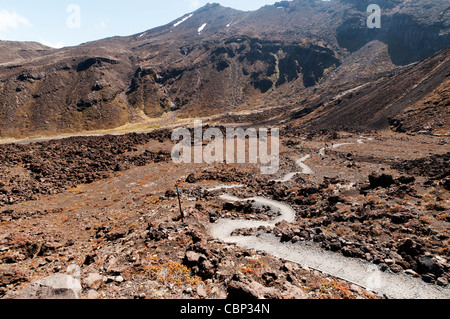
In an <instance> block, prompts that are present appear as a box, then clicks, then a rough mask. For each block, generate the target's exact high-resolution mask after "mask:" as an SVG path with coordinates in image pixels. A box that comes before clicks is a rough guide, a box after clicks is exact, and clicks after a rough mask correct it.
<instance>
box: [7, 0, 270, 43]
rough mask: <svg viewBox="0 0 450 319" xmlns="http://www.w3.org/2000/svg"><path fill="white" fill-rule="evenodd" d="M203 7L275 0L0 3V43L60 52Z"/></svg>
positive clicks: (259, 4) (42, 0)
mask: <svg viewBox="0 0 450 319" xmlns="http://www.w3.org/2000/svg"><path fill="white" fill-rule="evenodd" d="M208 2H211V3H212V2H218V3H220V4H221V5H223V6H226V7H232V8H236V9H240V10H256V9H258V8H260V7H262V6H264V5H267V4H274V3H275V2H276V0H215V1H214V0H209V1H208V0H165V1H160V0H157V1H156V0H128V1H123V0H121V1H118V0H109V1H107V0H89V1H88V0H69V1H66V0H38V1H36V0H7V1H5V0H0V40H10V41H37V42H41V43H43V44H46V45H49V46H53V47H62V46H71V45H77V44H80V43H83V42H87V41H92V40H97V39H102V38H105V37H110V36H115V35H120V36H126V35H131V34H135V33H139V32H142V31H145V30H148V29H151V28H153V27H157V26H160V25H163V24H166V23H169V22H171V21H173V20H175V19H177V18H179V17H180V16H182V15H184V14H186V13H188V12H191V11H194V10H196V9H198V8H200V7H201V6H203V5H205V4H206V3H208Z"/></svg>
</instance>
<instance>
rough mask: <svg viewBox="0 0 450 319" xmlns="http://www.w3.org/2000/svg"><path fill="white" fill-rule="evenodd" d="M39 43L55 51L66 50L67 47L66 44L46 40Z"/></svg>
mask: <svg viewBox="0 0 450 319" xmlns="http://www.w3.org/2000/svg"><path fill="white" fill-rule="evenodd" d="M39 42H40V43H41V44H43V45H46V46H48V47H51V48H54V49H61V48H64V46H65V44H64V42H48V41H45V40H40V41H39Z"/></svg>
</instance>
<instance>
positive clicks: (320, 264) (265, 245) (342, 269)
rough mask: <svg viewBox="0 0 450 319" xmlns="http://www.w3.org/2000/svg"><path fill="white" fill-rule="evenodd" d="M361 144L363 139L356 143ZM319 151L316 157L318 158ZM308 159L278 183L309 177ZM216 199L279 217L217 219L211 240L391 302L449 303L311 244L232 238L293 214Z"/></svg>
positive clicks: (440, 293)
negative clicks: (263, 254) (333, 279)
mask: <svg viewBox="0 0 450 319" xmlns="http://www.w3.org/2000/svg"><path fill="white" fill-rule="evenodd" d="M357 143H358V144H363V143H364V142H363V139H362V138H361V139H359V140H358V141H357ZM349 144H353V143H344V144H336V145H334V146H333V148H338V147H340V146H342V145H349ZM322 150H323V153H324V149H321V151H320V152H319V155H322V154H321V153H322ZM308 158H310V155H307V156H304V157H303V158H301V159H300V160H298V161H297V165H298V166H300V167H301V168H302V172H296V173H289V174H287V175H286V176H285V177H284V178H283V179H282V180H279V182H288V181H290V180H291V179H292V178H293V177H294V176H295V175H297V174H301V173H303V174H313V173H314V172H313V171H312V169H311V168H309V167H308V166H307V165H306V164H305V163H304V162H305V161H306V160H307V159H308ZM234 187H243V185H231V186H219V187H215V188H213V189H211V190H220V189H230V188H234ZM220 199H222V200H225V201H231V202H235V201H252V203H253V204H254V205H255V206H261V205H264V206H269V207H271V208H272V210H273V211H277V212H279V213H280V216H279V217H277V218H275V219H274V220H272V221H253V220H231V219H220V220H218V221H217V222H216V223H214V224H211V225H210V233H211V235H212V236H213V237H214V238H217V239H218V240H221V241H223V242H226V243H230V244H236V245H238V246H241V247H246V248H250V249H255V250H257V251H263V252H266V253H268V254H270V255H272V256H275V257H277V258H281V259H284V260H287V261H291V262H294V263H298V264H300V265H303V266H307V267H309V268H312V269H315V270H318V271H321V272H323V273H326V274H329V275H332V276H334V277H337V278H340V279H342V280H345V281H347V282H350V283H354V284H357V285H359V286H361V287H363V288H365V289H367V290H371V291H374V292H376V293H378V294H380V295H386V296H387V297H389V298H394V299H450V289H448V288H446V289H444V288H441V287H437V286H435V285H431V284H427V283H425V282H424V281H423V280H421V279H420V278H414V277H412V276H409V275H406V274H403V273H401V274H393V273H390V272H382V271H381V270H380V269H379V268H378V266H376V265H374V264H372V263H369V262H366V261H363V260H360V259H354V258H348V257H344V256H343V255H341V254H340V253H335V252H330V251H326V250H324V249H322V248H320V247H319V246H318V245H317V244H315V243H309V242H298V243H295V244H294V243H281V242H280V240H279V238H277V237H276V236H275V235H273V234H264V235H260V236H232V235H231V234H232V233H233V232H234V231H235V230H238V229H250V228H259V227H275V226H276V224H278V223H279V222H281V221H287V222H288V223H292V222H294V221H295V217H296V212H295V210H294V209H293V208H292V207H291V206H289V205H286V204H283V203H280V202H277V201H274V200H270V199H267V198H264V197H252V198H247V199H241V198H238V197H234V196H230V195H222V196H220Z"/></svg>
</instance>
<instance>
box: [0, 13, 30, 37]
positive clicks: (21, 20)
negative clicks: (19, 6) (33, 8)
mask: <svg viewBox="0 0 450 319" xmlns="http://www.w3.org/2000/svg"><path fill="white" fill-rule="evenodd" d="M21 25H25V26H28V27H31V23H30V22H29V21H28V19H27V18H25V17H23V16H21V15H19V14H18V13H17V12H16V11H12V12H10V11H8V10H5V9H3V10H1V11H0V32H3V31H6V30H8V29H17V28H18V27H20V26H21Z"/></svg>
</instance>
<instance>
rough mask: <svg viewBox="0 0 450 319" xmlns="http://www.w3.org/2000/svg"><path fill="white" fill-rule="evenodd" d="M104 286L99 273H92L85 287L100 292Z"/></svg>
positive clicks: (85, 281) (84, 283) (84, 282)
mask: <svg viewBox="0 0 450 319" xmlns="http://www.w3.org/2000/svg"><path fill="white" fill-rule="evenodd" d="M102 284H103V276H101V275H100V274H98V273H90V274H89V275H88V276H87V277H86V278H85V279H84V280H83V285H84V286H85V287H88V288H90V289H91V290H92V289H93V290H98V289H99V288H100V286H101V285H102Z"/></svg>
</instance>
